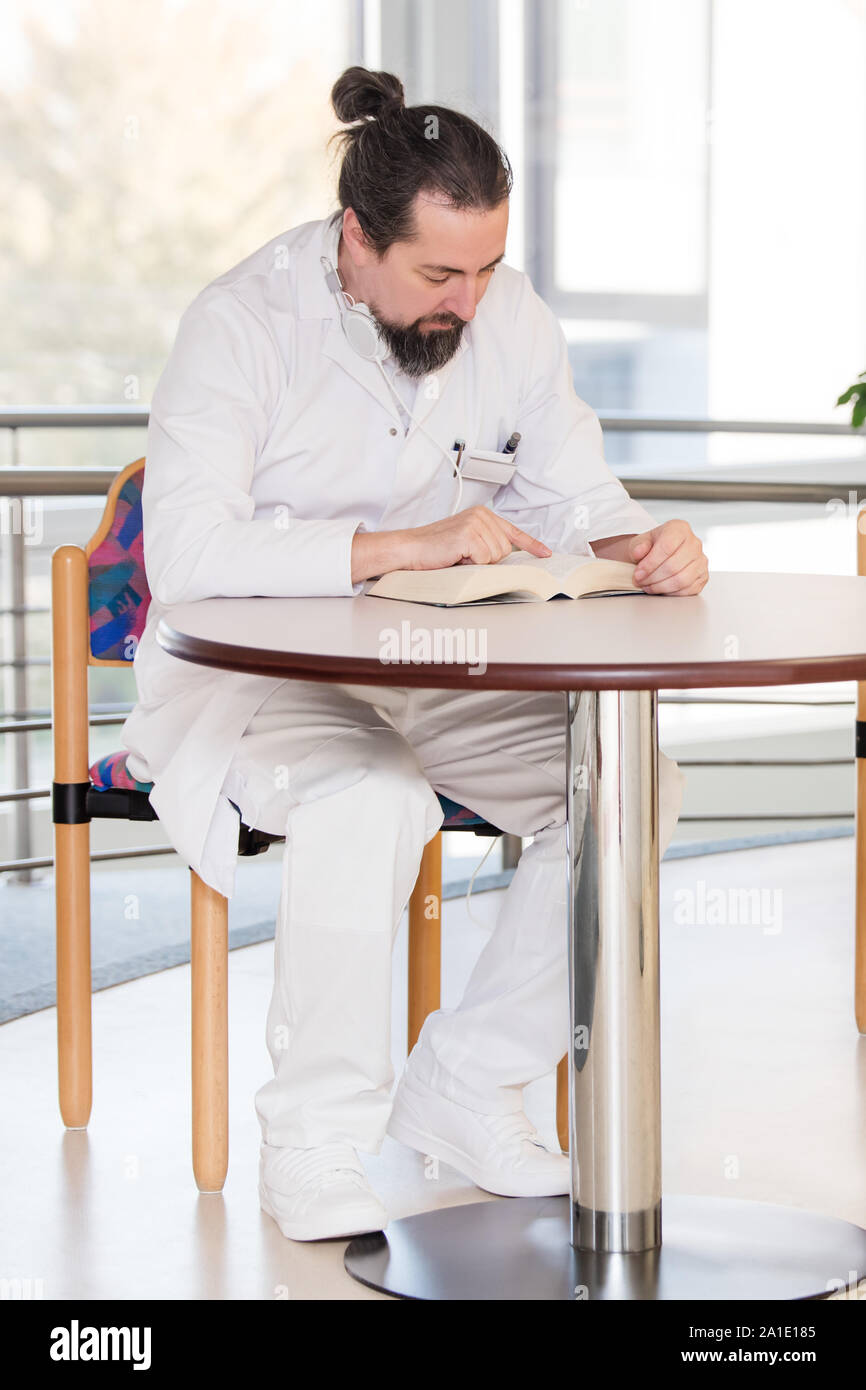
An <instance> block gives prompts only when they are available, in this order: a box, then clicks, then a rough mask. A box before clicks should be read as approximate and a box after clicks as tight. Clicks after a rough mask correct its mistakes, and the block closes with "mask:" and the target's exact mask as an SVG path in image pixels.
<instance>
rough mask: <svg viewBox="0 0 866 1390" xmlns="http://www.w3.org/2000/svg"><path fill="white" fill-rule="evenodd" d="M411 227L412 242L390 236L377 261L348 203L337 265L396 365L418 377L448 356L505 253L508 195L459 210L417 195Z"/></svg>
mask: <svg viewBox="0 0 866 1390" xmlns="http://www.w3.org/2000/svg"><path fill="white" fill-rule="evenodd" d="M415 226H416V229H417V232H418V235H417V237H416V238H415V239H414V240H413V241H396V242H394V243H393V244H392V245H391V246H389V247H388V250H387V251H386V252H385V254H384V256H383V257H382V258H381V260H380V259H379V258H378V257H377V256H376V255H375V253H374V252H372V251H371V250H370V249H369V247H367V245H366V243H365V242H364V241H363V237H362V235H361V232H360V227H359V225H358V220H357V218H356V217H355V214H354V212H353V211H352V210H351V209H347V210H346V213H345V214H344V219H343V237H342V241H341V245H340V251H341V256H340V271H341V275H342V277H343V281H344V283H345V284H346V289H347V290H348V291H349V293H350V294H351V295H352V296H353V297H354V298H355V299H356V300H361V301H362V302H363V303H365V304H366V305H367V307H368V308H369V310H370V312H371V314H372V315H373V317H374V318H375V319H376V321H377V323H378V325H379V331H380V335H381V336H382V338H384V339H385V341H386V342H387V343H388V345H389V347H390V348H391V351H392V353H393V354H394V357H395V358H396V359H397V362H398V364H399V366H400V367H401V368H402V370H403V371H404V372H406V373H407V374H408V375H409V376H424V375H425V374H426V373H427V372H433V371H436V370H437V368H439V367H442V366H444V364H445V363H446V362H448V361H449V360H450V358H452V357H453V356H454V354H455V352H456V351H457V349H458V347H459V346H460V339H461V337H462V334H463V330H464V328H465V327H466V324H467V323H469V322H470V320H471V319H472V318H474V316H475V310H476V308H477V307H478V304H479V303H480V301H481V300H482V299H483V297H484V295H485V293H486V292H487V286H488V285H489V284H490V280H491V278H492V276H493V273H494V267H495V265H496V263H497V261H500V260H501V259H502V257H503V255H504V254H505V235H506V232H507V229H508V201H507V199H506V200H504V201H503V202H502V203H500V205H499V207H497V208H492V209H491V210H489V211H484V212H479V211H477V210H472V211H461V210H458V209H456V208H453V207H450V206H449V205H448V204H446V203H443V202H440V201H435V200H434V197H433V195H430V194H423V193H421V194H419V195H418V197H417V198H416V200H415ZM344 244H345V249H346V257H345V259H344V256H343V246H344ZM347 281H349V283H346V282H347ZM353 286H354V288H353Z"/></svg>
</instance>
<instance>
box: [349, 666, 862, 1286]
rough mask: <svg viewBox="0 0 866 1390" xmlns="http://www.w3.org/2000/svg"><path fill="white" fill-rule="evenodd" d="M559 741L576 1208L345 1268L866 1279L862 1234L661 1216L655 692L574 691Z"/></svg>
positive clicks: (353, 1248) (365, 1258)
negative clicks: (563, 758) (563, 760)
mask: <svg viewBox="0 0 866 1390" xmlns="http://www.w3.org/2000/svg"><path fill="white" fill-rule="evenodd" d="M567 737H568V744H567V752H568V757H567V779H568V780H567V801H568V837H567V843H568V852H567V860H568V875H569V933H568V958H569V1002H570V1024H571V1040H572V1045H571V1047H570V1049H569V1054H568V1075H569V1135H570V1155H571V1195H570V1197H569V1196H561V1197H520V1198H507V1199H501V1200H499V1201H486V1202H478V1203H472V1204H470V1205H464V1206H456V1207H448V1208H446V1209H444V1210H438V1211H431V1212H424V1213H422V1214H421V1215H419V1216H410V1217H406V1218H404V1219H403V1220H400V1221H395V1222H393V1223H392V1224H390V1225H389V1227H388V1231H387V1234H385V1233H383V1232H376V1233H375V1234H371V1235H365V1236H357V1237H355V1239H354V1240H352V1241H351V1242H350V1244H349V1245H348V1247H347V1249H346V1254H345V1266H346V1269H347V1270H348V1272H349V1273H350V1274H351V1275H353V1276H354V1278H356V1279H358V1280H360V1281H361V1282H362V1283H364V1284H367V1285H369V1286H370V1287H372V1288H375V1289H380V1290H382V1291H383V1292H386V1293H392V1294H397V1295H400V1296H402V1297H405V1298H423V1299H572V1300H574V1299H577V1300H581V1299H589V1300H591V1299H739V1298H745V1299H765V1298H770V1299H796V1298H808V1297H820V1296H822V1295H823V1296H825V1295H826V1294H827V1293H829V1292H833V1291H836V1290H840V1289H844V1288H848V1287H850V1286H851V1285H853V1284H855V1283H857V1282H858V1280H860V1279H862V1278H864V1277H866V1231H863V1230H861V1229H860V1227H858V1226H853V1225H850V1224H849V1223H847V1222H844V1221H838V1220H833V1219H830V1218H826V1217H820V1216H815V1215H812V1214H810V1213H808V1212H803V1211H798V1210H794V1209H789V1208H787V1207H780V1206H771V1205H766V1204H763V1203H758V1202H741V1201H735V1200H729V1199H727V1198H704V1197H682V1196H666V1197H665V1199H664V1203H663V1202H662V1186H661V1092H660V1070H661V1069H660V1025H659V891H658V874H659V863H658V848H659V847H658V731H657V694H656V692H655V691H654V690H634V691H607V690H601V691H592V692H579V693H578V692H572V693H569V695H568V726H567ZM695 1123H696V1124H699V1123H700V1117H699V1116H696V1117H695ZM663 1209H664V1210H663Z"/></svg>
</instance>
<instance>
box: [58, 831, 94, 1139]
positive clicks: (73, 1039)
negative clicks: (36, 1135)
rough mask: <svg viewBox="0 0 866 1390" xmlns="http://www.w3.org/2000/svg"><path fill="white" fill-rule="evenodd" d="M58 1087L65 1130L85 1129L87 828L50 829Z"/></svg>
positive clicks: (89, 1080)
mask: <svg viewBox="0 0 866 1390" xmlns="http://www.w3.org/2000/svg"><path fill="white" fill-rule="evenodd" d="M54 894H55V932H56V936H55V940H56V953H57V1082H58V1093H59V1099H60V1114H61V1116H62V1117H63V1123H64V1124H65V1126H66V1128H67V1129H86V1127H87V1122H88V1120H89V1119H90V1110H91V1105H92V1103H93V1042H92V1025H91V981H90V824H89V822H87V821H84V822H81V823H79V824H77V825H61V824H58V825H55V826H54Z"/></svg>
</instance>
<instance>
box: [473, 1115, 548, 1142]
mask: <svg viewBox="0 0 866 1390" xmlns="http://www.w3.org/2000/svg"><path fill="white" fill-rule="evenodd" d="M485 1121H486V1126H487V1129H488V1130H489V1131H490V1133H491V1134H492V1135H493V1137H494V1139H495V1140H496V1141H497V1143H498V1144H500V1145H501V1146H502V1148H503V1149H505V1150H506V1151H507V1152H510V1151H511V1150H512V1149H519V1147H520V1145H521V1144H522V1143H523V1142H524V1141H527V1142H528V1143H530V1144H535V1145H536V1146H537V1147H538V1148H539V1149H543V1148H544V1141H543V1140H542V1138H541V1135H540V1134H539V1133H538V1130H537V1129H536V1128H535V1125H534V1124H533V1123H532V1122H531V1120H530V1119H529V1118H528V1117H527V1116H526V1115H525V1114H524V1113H523V1111H522V1110H518V1111H517V1112H516V1113H514V1114H508V1115H487V1116H486V1117H485Z"/></svg>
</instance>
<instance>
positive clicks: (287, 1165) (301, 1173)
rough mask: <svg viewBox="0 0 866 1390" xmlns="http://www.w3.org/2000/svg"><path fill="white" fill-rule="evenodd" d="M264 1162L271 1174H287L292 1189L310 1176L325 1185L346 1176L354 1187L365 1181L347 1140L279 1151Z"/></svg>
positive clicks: (285, 1176) (304, 1184) (299, 1186)
mask: <svg viewBox="0 0 866 1390" xmlns="http://www.w3.org/2000/svg"><path fill="white" fill-rule="evenodd" d="M268 1166H269V1168H270V1170H271V1173H272V1174H279V1175H280V1176H281V1177H284V1178H288V1179H289V1180H290V1181H291V1183H292V1186H293V1188H295V1190H297V1189H299V1188H301V1187H305V1186H306V1185H307V1183H308V1182H312V1181H314V1180H318V1181H319V1185H320V1186H325V1185H331V1184H333V1183H336V1182H341V1183H342V1182H345V1181H346V1180H347V1179H348V1180H349V1181H354V1183H355V1185H356V1186H357V1187H363V1186H364V1185H365V1184H366V1181H367V1179H366V1175H365V1174H364V1171H363V1169H362V1168H361V1167H360V1161H359V1160H358V1159H357V1158H356V1156H355V1153H354V1151H353V1150H352V1148H351V1146H350V1145H348V1144H341V1143H334V1144H322V1145H320V1147H319V1148H316V1149H310V1150H309V1152H301V1153H294V1154H281V1155H280V1156H279V1157H278V1158H276V1159H274V1158H271V1161H270V1163H269V1165H268Z"/></svg>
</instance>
